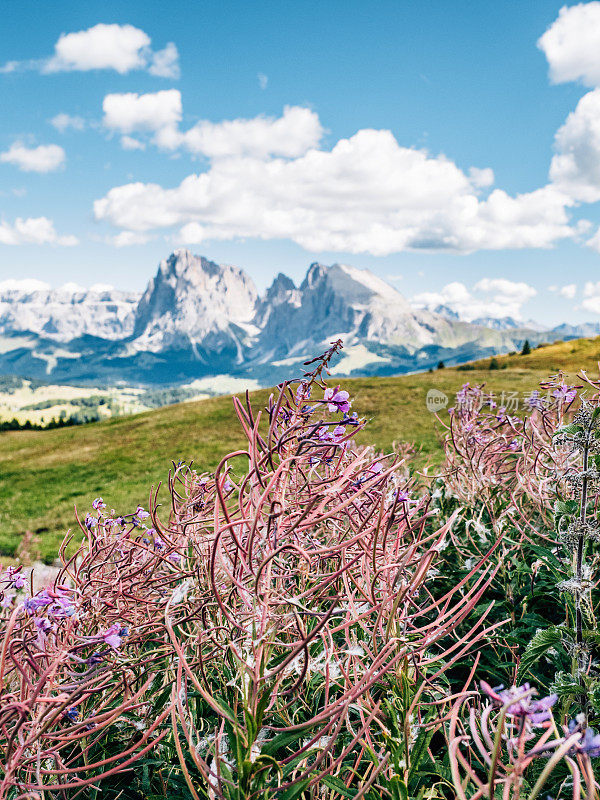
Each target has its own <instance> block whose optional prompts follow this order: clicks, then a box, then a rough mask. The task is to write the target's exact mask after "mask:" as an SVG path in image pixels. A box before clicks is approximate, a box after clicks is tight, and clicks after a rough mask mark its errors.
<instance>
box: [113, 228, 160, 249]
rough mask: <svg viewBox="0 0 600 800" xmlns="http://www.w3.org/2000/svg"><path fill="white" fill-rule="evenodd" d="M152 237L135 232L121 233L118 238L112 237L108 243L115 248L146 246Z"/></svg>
mask: <svg viewBox="0 0 600 800" xmlns="http://www.w3.org/2000/svg"><path fill="white" fill-rule="evenodd" d="M150 238H151V237H150V236H148V235H147V234H145V233H136V232H135V231H121V233H117V235H116V236H112V237H111V238H110V239H109V240H108V242H109V244H114V246H115V247H131V246H132V245H136V244H146V243H147V242H149V241H150Z"/></svg>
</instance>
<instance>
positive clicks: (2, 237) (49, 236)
mask: <svg viewBox="0 0 600 800" xmlns="http://www.w3.org/2000/svg"><path fill="white" fill-rule="evenodd" d="M0 244H11V245H19V244H56V245H60V246H61V247H73V246H74V245H76V244H78V240H77V238H76V237H75V236H59V235H58V233H57V232H56V230H55V228H54V223H53V222H52V220H51V219H48V217H28V218H27V219H22V218H21V217H17V219H16V220H15V221H14V223H13V224H12V225H11V224H10V223H9V222H6V221H0Z"/></svg>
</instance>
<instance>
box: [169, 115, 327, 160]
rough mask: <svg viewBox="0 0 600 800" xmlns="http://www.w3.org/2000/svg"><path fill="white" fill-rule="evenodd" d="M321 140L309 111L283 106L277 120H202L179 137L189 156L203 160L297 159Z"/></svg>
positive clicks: (315, 116) (321, 129)
mask: <svg viewBox="0 0 600 800" xmlns="http://www.w3.org/2000/svg"><path fill="white" fill-rule="evenodd" d="M322 136H323V128H322V127H321V123H320V121H319V117H318V116H317V114H315V112H314V111H311V110H310V109H309V108H301V107H299V106H286V107H285V109H284V111H283V115H282V116H281V117H276V118H274V117H263V116H260V117H255V118H254V119H233V120H225V121H224V122H217V123H214V122H208V121H206V120H202V121H201V122H198V123H197V124H196V125H194V127H193V128H190V130H188V131H187V132H186V133H184V134H183V135H182V137H181V144H183V146H185V147H186V148H187V149H188V150H189V151H190V152H192V153H197V154H201V155H204V156H206V157H207V158H211V159H216V158H231V157H241V156H251V157H253V158H261V159H264V158H268V157H269V156H283V157H286V158H297V157H298V156H301V155H303V154H304V153H306V152H307V150H309V148H311V147H316V146H317V145H318V143H319V142H320V140H321V137H322Z"/></svg>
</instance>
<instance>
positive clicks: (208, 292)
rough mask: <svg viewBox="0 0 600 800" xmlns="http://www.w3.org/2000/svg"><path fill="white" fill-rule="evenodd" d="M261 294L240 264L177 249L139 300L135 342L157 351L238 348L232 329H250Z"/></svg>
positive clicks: (159, 268)
mask: <svg viewBox="0 0 600 800" xmlns="http://www.w3.org/2000/svg"><path fill="white" fill-rule="evenodd" d="M257 299H258V294H257V291H256V287H255V285H254V283H253V282H252V280H251V278H250V277H249V276H248V275H247V274H246V273H245V272H244V271H243V270H241V269H240V268H239V267H234V266H230V265H226V264H217V263H215V262H214V261H210V260H209V259H206V258H204V257H203V256H196V255H193V254H192V253H191V252H190V251H189V250H184V249H182V250H176V251H175V252H174V253H172V254H171V255H170V256H169V258H167V259H165V260H164V261H161V263H160V265H159V267H158V271H157V273H156V276H155V277H154V278H153V279H152V280H151V281H150V282H149V284H148V286H147V288H146V291H145V292H144V294H143V295H142V298H141V300H140V302H139V305H138V308H137V312H136V318H135V327H134V333H133V335H134V338H135V339H137V340H139V341H138V342H137V344H136V346H137V347H138V348H141V347H145V348H147V349H149V350H154V351H157V350H161V349H165V348H175V349H186V348H188V347H190V346H192V347H193V346H195V345H198V346H200V348H202V349H203V350H208V349H211V348H212V350H214V351H215V353H218V352H221V351H222V350H223V349H224V348H228V347H230V346H233V347H234V348H235V349H236V351H237V352H239V349H240V346H241V345H240V338H239V332H236V331H234V330H233V328H234V327H236V326H237V327H239V328H240V329H244V328H246V329H247V330H248V331H250V329H251V328H252V321H253V319H254V317H255V314H256V304H257ZM232 326H233V327H232Z"/></svg>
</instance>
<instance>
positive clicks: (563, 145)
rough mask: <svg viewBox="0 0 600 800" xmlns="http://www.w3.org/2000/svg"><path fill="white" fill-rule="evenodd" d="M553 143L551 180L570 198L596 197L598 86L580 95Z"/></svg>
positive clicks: (599, 178) (599, 174) (599, 194)
mask: <svg viewBox="0 0 600 800" xmlns="http://www.w3.org/2000/svg"><path fill="white" fill-rule="evenodd" d="M599 5H600V4H599ZM599 60H600V53H599ZM555 145H556V150H557V152H556V155H554V157H553V158H552V163H551V166H550V178H551V180H552V181H553V183H554V184H555V185H556V186H557V187H559V188H560V189H561V190H562V191H563V192H565V193H566V194H568V195H569V196H570V197H572V198H573V199H574V200H578V201H582V202H585V203H594V202H596V201H597V200H600V89H594V90H593V91H591V92H588V93H587V94H586V95H584V96H583V97H582V98H581V100H580V101H579V103H578V104H577V107H576V108H575V110H574V111H572V112H571V113H570V114H569V116H568V117H567V120H566V122H565V124H564V125H563V126H562V127H561V128H559V130H558V131H557V133H556V137H555Z"/></svg>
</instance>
